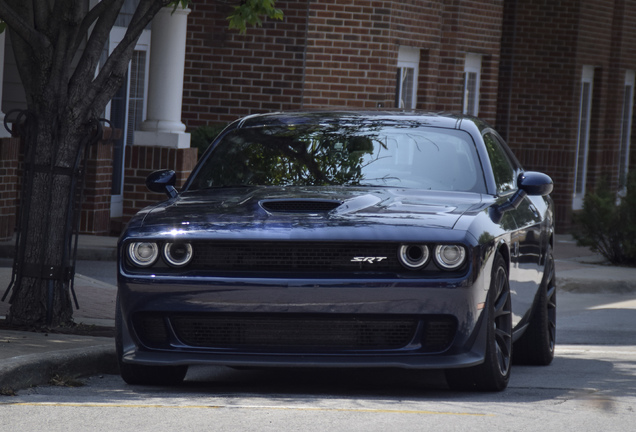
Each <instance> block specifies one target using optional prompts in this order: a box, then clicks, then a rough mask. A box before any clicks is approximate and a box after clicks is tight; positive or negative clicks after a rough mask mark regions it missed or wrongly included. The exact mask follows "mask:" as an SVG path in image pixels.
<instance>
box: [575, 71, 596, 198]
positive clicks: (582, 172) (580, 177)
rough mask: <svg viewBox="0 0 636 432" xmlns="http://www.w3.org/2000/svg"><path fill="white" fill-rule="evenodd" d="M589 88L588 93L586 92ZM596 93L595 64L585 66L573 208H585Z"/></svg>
mask: <svg viewBox="0 0 636 432" xmlns="http://www.w3.org/2000/svg"><path fill="white" fill-rule="evenodd" d="M586 89H587V93H586ZM593 94H594V66H583V72H582V75H581V96H580V104H579V127H578V133H577V140H576V159H575V160H574V189H573V199H572V209H573V210H581V209H582V208H583V198H584V197H585V183H586V182H587V162H588V153H589V147H590V122H591V120H592V96H593Z"/></svg>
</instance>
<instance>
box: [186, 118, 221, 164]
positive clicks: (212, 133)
mask: <svg viewBox="0 0 636 432" xmlns="http://www.w3.org/2000/svg"><path fill="white" fill-rule="evenodd" d="M225 126H227V125H226V124H212V125H204V126H199V127H198V128H196V129H194V130H193V131H192V132H191V135H190V145H191V146H192V147H196V148H198V149H199V157H201V155H203V153H205V151H206V150H207V148H208V146H209V145H210V143H211V142H212V141H214V139H215V138H216V137H217V136H218V135H219V134H220V133H221V131H222V130H223V129H225Z"/></svg>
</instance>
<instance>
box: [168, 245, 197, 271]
mask: <svg viewBox="0 0 636 432" xmlns="http://www.w3.org/2000/svg"><path fill="white" fill-rule="evenodd" d="M163 258H164V259H165V260H166V262H167V263H168V265H171V266H172V267H183V266H184V265H187V264H188V263H189V262H190V260H192V245H191V244H190V243H183V242H179V243H166V244H165V245H164V246H163Z"/></svg>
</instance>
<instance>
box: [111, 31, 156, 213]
mask: <svg viewBox="0 0 636 432" xmlns="http://www.w3.org/2000/svg"><path fill="white" fill-rule="evenodd" d="M125 34H126V28H125V27H113V29H112V30H111V32H110V43H109V46H108V54H109V55H110V54H111V53H112V52H113V50H114V49H115V47H116V46H117V45H118V44H119V42H121V40H122V39H123V38H124V35H125ZM150 34H151V33H150V30H144V31H143V32H142V34H141V36H140V37H139V40H138V41H137V45H135V51H145V52H146V65H145V68H146V81H145V83H144V100H145V101H146V103H144V106H143V110H142V111H143V115H142V118H143V119H145V118H146V110H147V108H148V103H147V101H148V81H149V80H148V76H149V73H150ZM128 69H129V73H128V74H127V75H126V77H127V79H128V83H127V84H126V88H128V89H129V91H130V75H131V74H130V64H129V65H128ZM129 96H130V94H129V93H127V94H126V118H128V97H129ZM105 114H106V118H110V115H111V103H110V102H109V103H108V105H107V106H106V110H105ZM127 128H128V122H125V125H124V130H123V131H122V139H123V140H124V147H123V148H124V155H125V154H126V151H125V149H126V145H127V144H128V143H127V142H126V141H127V135H128V133H127V132H128V131H127ZM124 168H125V160H124V158H122V169H121V172H122V176H123V175H124V171H125V169H124ZM122 181H123V179H122ZM123 201H124V200H123V194H118V195H111V200H110V216H111V217H112V218H115V217H121V216H122V215H123V210H124V208H123Z"/></svg>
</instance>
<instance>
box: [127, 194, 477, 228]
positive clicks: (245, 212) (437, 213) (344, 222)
mask: <svg viewBox="0 0 636 432" xmlns="http://www.w3.org/2000/svg"><path fill="white" fill-rule="evenodd" d="M483 208H484V199H483V197H482V195H481V194H477V193H466V192H439V191H426V190H415V189H397V188H352V187H347V188H343V187H287V188H283V187H253V188H227V189H214V190H204V191H195V192H185V193H182V194H181V195H179V196H178V197H176V198H174V199H171V200H168V201H165V202H163V203H160V204H158V205H156V206H154V207H150V208H148V209H146V210H144V211H142V212H141V213H140V214H139V217H140V218H142V220H139V221H138V222H139V223H140V225H141V226H143V227H144V228H145V229H148V228H150V227H162V228H164V229H165V228H168V227H173V228H178V229H180V230H187V231H191V230H201V229H203V230H206V229H208V230H209V229H213V230H214V231H217V232H218V231H223V230H225V231H228V232H231V231H235V230H236V229H241V230H242V232H244V230H246V229H250V228H253V229H259V230H262V229H263V228H267V229H271V230H275V229H293V228H302V227H304V228H308V229H317V228H319V227H336V226H337V227H340V228H345V229H346V228H347V227H349V228H351V227H363V226H366V227H370V226H373V227H377V226H378V225H394V226H395V225H400V226H409V225H410V226H417V227H419V228H422V227H424V226H426V227H431V228H441V229H452V228H453V226H454V225H455V224H456V223H457V221H458V219H459V218H460V217H461V216H462V215H465V214H467V213H476V212H478V211H480V210H482V209H483ZM140 228H141V227H140Z"/></svg>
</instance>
